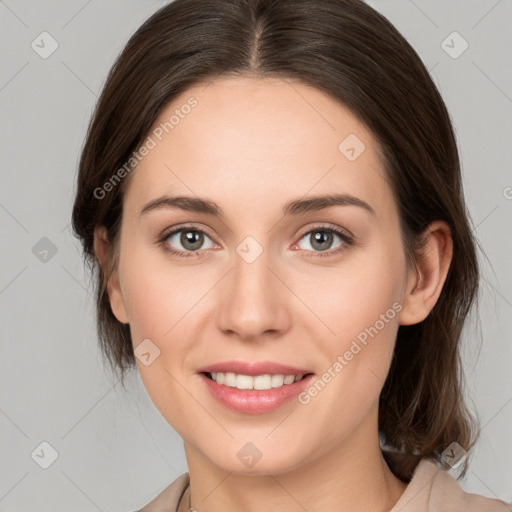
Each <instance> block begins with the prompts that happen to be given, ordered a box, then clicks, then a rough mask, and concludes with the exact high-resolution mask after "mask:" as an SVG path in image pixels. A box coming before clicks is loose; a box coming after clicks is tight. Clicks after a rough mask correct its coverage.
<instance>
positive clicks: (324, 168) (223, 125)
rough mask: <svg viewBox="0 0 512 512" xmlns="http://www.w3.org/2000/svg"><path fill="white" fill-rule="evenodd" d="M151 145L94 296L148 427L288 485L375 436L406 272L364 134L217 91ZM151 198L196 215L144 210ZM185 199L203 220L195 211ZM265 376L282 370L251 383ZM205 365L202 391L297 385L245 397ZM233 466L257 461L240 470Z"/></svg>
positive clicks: (243, 90) (274, 87)
mask: <svg viewBox="0 0 512 512" xmlns="http://www.w3.org/2000/svg"><path fill="white" fill-rule="evenodd" d="M187 104H188V105H193V106H192V107H190V108H187V107H184V105H187ZM176 110H178V112H176ZM172 115H174V116H175V117H174V119H173V120H172V121H171V123H172V128H169V126H170V124H167V132H168V133H166V130H165V129H162V126H165V123H166V122H169V119H170V118H171V116H172ZM149 135H150V137H151V139H152V142H150V141H148V144H147V146H148V147H149V146H151V148H150V149H149V150H148V152H147V155H146V156H145V157H144V158H143V159H142V160H141V162H140V163H139V164H138V166H137V168H136V169H135V170H134V171H132V174H131V175H130V177H129V180H130V182H129V186H128V189H127V193H126V195H125V199H124V205H123V219H122V228H121V239H120V259H119V266H118V272H117V274H116V279H114V281H113V283H111V285H110V289H109V290H110V292H109V293H110V299H111V304H112V308H113V311H114V313H115V315H116V316H117V318H118V319H119V320H120V321H122V322H128V323H129V324H130V330H131V335H132V339H133V345H134V348H135V351H136V354H138V356H139V357H138V358H137V365H138V369H139V371H140V375H141V378H142V381H143V383H144V386H145V388H146V390H147V392H148V394H149V396H150V397H151V399H152V400H153V402H154V404H155V405H156V407H157V408H158V409H159V411H160V412H161V413H162V415H163V416H164V417H165V418H166V420H167V421H168V422H169V423H170V424H171V425H172V426H173V427H174V428H175V429H176V431H177V432H178V433H179V434H180V435H181V436H182V438H183V439H184V442H185V444H186V446H188V447H189V448H190V449H191V450H194V451H195V452H196V453H198V454H201V456H202V457H204V459H205V460H208V461H209V462H210V463H212V464H215V465H216V466H218V467H221V468H223V469H225V470H226V471H235V472H240V473H254V474H257V473H264V472H265V471H269V472H273V473H280V472H285V471H288V470H291V469H292V468H297V467H300V466H301V465H304V464H307V463H309V462H311V461H312V460H314V459H316V458H317V457H319V456H321V455H322V454H326V453H328V452H329V451H330V450H333V449H335V448H339V447H345V448H346V449H347V450H348V449H353V447H354V446H356V444H354V440H356V439H358V438H360V437H361V436H362V435H363V433H364V436H366V438H367V437H368V436H369V435H374V436H377V407H378V397H379V393H380V391H381V389H382V386H383V384H384V381H385V378H386V375H387V373H388V370H389V366H390V361H391V357H392V353H393V347H394V343H395V338H396V333H397V329H398V326H399V323H400V316H401V314H402V312H401V309H402V302H403V299H404V295H405V293H406V289H407V283H408V276H409V273H408V269H407V267H406V261H405V255H404V251H403V247H402V243H401V236H400V230H399V218H398V213H397V208H396V205H395V202H394V199H393V196H392V193H391V189H390V187H389V185H388V183H387V181H386V179H385V173H384V168H383V163H382V162H381V160H380V158H379V155H378V152H377V143H376V140H375V139H374V137H373V136H372V134H371V133H370V132H369V131H368V130H367V129H366V128H365V126H364V125H363V124H361V122H360V121H359V120H358V119H357V118H356V117H355V116H354V115H353V114H352V113H351V112H350V111H349V110H348V109H347V108H345V107H344V106H343V105H341V104H339V103H338V102H336V101H334V100H333V99H331V98H330V97H328V96H326V95H325V94H323V93H322V92H320V91H318V90H316V89H314V88H312V87H309V86H307V85H304V84H301V83H299V82H285V81H281V80H277V79H259V80H256V79H249V78H236V79H235V78H224V79H222V80H216V81H214V82H212V83H209V84H208V85H207V84H205V83H203V84H200V85H198V86H195V87H193V88H190V89H188V90H187V91H186V92H184V93H183V94H182V95H181V96H180V97H178V98H176V99H175V100H174V101H173V102H172V104H170V105H169V106H168V107H167V108H165V110H163V111H162V113H161V115H160V117H159V118H158V119H157V120H156V122H155V125H154V127H153V129H152V131H151V133H150V134H149ZM166 196H168V197H177V196H180V197H187V198H192V199H193V200H194V201H196V203H193V202H192V201H189V202H188V203H187V202H186V201H183V200H182V201H181V203H179V202H176V201H174V202H172V201H170V200H163V201H159V202H158V203H155V200H159V199H161V198H163V197H166ZM321 196H333V197H335V199H332V198H331V200H323V201H322V200H317V201H316V202H315V201H313V199H315V198H316V199H318V198H319V197H321ZM199 199H200V200H203V201H208V204H207V205H206V206H209V208H205V205H203V208H202V209H200V211H195V210H194V208H195V207H196V206H197V205H198V200H199ZM297 201H306V202H304V203H303V204H302V205H301V204H300V203H297ZM213 203H215V206H216V208H217V209H218V210H219V211H218V212H217V214H214V208H213V206H212V205H213ZM179 204H181V205H182V206H187V208H188V209H183V208H180V207H179ZM151 205H152V206H151ZM156 205H158V206H156ZM143 340H145V341H143ZM139 345H140V346H139ZM138 347H139V348H138ZM141 354H143V355H142V356H141ZM226 362H231V363H242V366H228V365H225V364H224V363H226ZM269 362H270V363H277V364H281V365H287V366H290V367H292V368H291V369H290V368H288V369H282V368H279V367H274V368H272V367H271V366H268V367H264V366H261V367H260V368H258V367H254V366H253V367H252V368H251V364H253V363H269ZM244 363H246V366H243V364H244ZM215 364H220V368H216V370H218V373H217V376H218V375H219V374H226V373H235V374H237V373H238V374H249V375H252V374H269V375H272V374H285V375H287V374H291V375H294V372H295V373H300V374H303V373H304V374H306V375H307V377H306V378H304V379H303V380H300V381H299V380H297V382H295V383H294V384H284V383H283V381H282V380H281V383H283V386H282V387H279V384H280V382H279V377H274V378H272V377H269V378H268V379H270V382H271V383H272V382H273V383H275V384H276V385H277V386H278V387H275V388H272V389H271V390H266V391H265V390H258V389H256V390H254V389H253V390H250V391H249V390H245V391H244V390H238V389H236V388H234V387H232V385H226V384H220V383H219V382H221V381H222V378H223V377H220V378H219V379H220V380H219V382H214V381H212V380H211V379H210V378H209V377H208V376H206V375H205V374H204V373H202V370H204V369H205V368H207V367H209V366H211V365H215ZM222 368H224V369H225V371H224V372H222V371H221V369H222ZM237 369H238V371H233V370H237ZM230 370H231V371H230ZM251 370H254V371H251ZM231 378H233V377H226V376H224V379H226V380H227V381H229V382H231V384H234V383H236V382H237V383H238V385H240V386H241V387H243V386H244V385H246V384H247V382H250V385H251V386H253V385H254V383H256V382H259V383H260V384H259V385H261V386H262V387H266V386H267V384H266V383H268V382H269V381H268V380H266V379H267V378H265V377H261V378H260V379H255V380H252V379H249V380H247V378H246V377H241V378H239V379H238V377H236V375H235V377H234V379H235V381H234V382H233V381H231V380H230V379H231ZM236 379H238V381H237V380H236ZM287 386H290V388H288V387H287ZM292 387H293V389H292V390H291V391H290V389H291V388H292ZM315 390H316V391H315ZM248 443H252V444H248ZM350 447H352V448H350ZM240 450H242V451H241V452H240ZM244 450H245V451H244ZM246 453H248V454H249V455H256V456H257V457H258V456H260V455H258V453H259V454H261V459H260V460H259V461H258V463H257V464H255V465H254V467H251V466H250V465H248V464H247V462H246V459H244V457H243V455H244V454H246Z"/></svg>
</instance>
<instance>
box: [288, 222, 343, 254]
mask: <svg viewBox="0 0 512 512" xmlns="http://www.w3.org/2000/svg"><path fill="white" fill-rule="evenodd" d="M335 238H338V239H340V240H341V242H340V243H339V244H338V246H336V247H335V248H332V245H333V241H334V239H335ZM303 239H305V240H306V241H309V245H310V247H312V248H313V252H315V253H319V254H315V255H314V256H313V257H316V256H320V257H322V256H332V255H333V254H338V253H340V252H342V251H344V250H346V249H347V248H348V247H349V246H350V245H352V243H353V240H352V238H351V237H350V236H349V235H348V233H345V232H343V231H341V230H340V229H337V228H333V227H328V226H318V227H316V228H314V229H310V230H309V231H308V232H306V233H305V234H304V235H302V236H301V238H300V240H303ZM296 245H299V247H300V241H299V242H298V243H297V244H296ZM306 250H308V251H309V252H311V251H310V250H309V249H307V248H306Z"/></svg>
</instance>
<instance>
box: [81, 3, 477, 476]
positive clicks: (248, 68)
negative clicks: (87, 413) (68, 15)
mask: <svg viewBox="0 0 512 512" xmlns="http://www.w3.org/2000/svg"><path fill="white" fill-rule="evenodd" d="M248 75H251V76H256V77H262V78H263V77H279V78H291V79H296V80H297V79H298V80H300V81H301V82H303V83H305V84H308V85H311V86H314V87H316V88H317V89H319V90H321V91H322V92H324V93H325V94H328V95H330V96H331V97H333V98H335V99H336V100H337V101H339V102H341V103H343V104H344V105H345V106H347V107H348V108H350V109H351V110H352V112H354V114H355V115H356V116H357V117H358V118H359V119H360V120H361V121H362V122H363V123H365V124H366V125H367V127H368V128H369V129H370V131H371V132H372V133H373V134H374V136H375V137H376V139H377V141H378V142H379V147H380V150H381V154H382V158H383V162H384V165H385V168H386V172H387V177H388V179H389V182H390V185H391V187H392V189H393V192H394V197H395V200H396V203H397V205H398V209H399V214H400V222H401V232H402V240H403V245H404V251H405V254H406V256H407V261H408V263H409V264H412V265H414V263H415V261H416V260H417V256H418V254H419V252H418V251H420V250H421V241H422V238H421V234H422V233H423V232H424V230H425V228H426V227H427V226H428V225H429V224H430V223H431V222H432V221H434V220H443V221H445V222H446V223H447V224H448V225H449V227H450V230H451V235H452V239H453V260H452V263H451V267H450V270H449V273H448V276H447V279H446V282H445V285H444V287H443V290H442V292H441V295H440V298H439V300H438V302H437V304H436V305H435V306H434V308H433V309H432V311H431V313H430V315H429V316H428V317H427V318H426V319H425V320H424V321H422V322H421V323H419V324H416V325H410V326H400V327H399V330H398V336H397V342H396V348H395V353H394V358H393V361H392V364H391V368H390V372H389V375H388V377H387V380H386V382H385V384H384V387H383V390H382V393H381V397H380V407H379V409H380V410H379V430H380V432H381V435H382V437H383V439H384V441H385V442H386V444H388V445H389V446H391V447H394V448H395V449H396V450H399V451H401V452H403V453H404V454H407V455H408V456H409V457H408V459H409V461H410V463H408V464H403V463H402V466H394V464H395V463H394V461H393V460H392V458H389V459H388V463H389V464H390V466H392V469H393V470H394V471H395V473H396V474H397V475H398V476H400V477H401V478H402V479H409V478H410V475H411V472H412V470H413V469H414V467H415V466H416V465H417V462H418V461H419V460H420V459H421V458H422V457H432V458H434V459H435V460H438V461H439V462H441V463H443V461H442V459H441V454H442V452H443V450H445V449H446V448H447V447H448V446H449V445H450V444H451V443H452V442H454V441H456V442H457V443H458V444H459V445H461V446H462V447H463V448H464V449H465V450H469V449H470V448H471V447H472V446H473V445H474V443H475V442H476V433H475V428H474V427H475V422H474V419H473V417H472V416H471V414H470V413H469V411H468V409H467V408H466V405H465V403H464V399H463V375H462V370H461V368H462V365H461V360H460V353H459V341H460V337H461V330H462V327H463V324H464V321H465V318H466V316H467V315H468V313H469V311H470V309H471V306H472V305H473V302H474V301H475V300H476V292H477V289H478V277H479V272H478V262H477V256H476V250H475V240H474V238H473V234H472V231H471V228H470V224H469V221H468V217H469V216H468V213H467V209H466V206H465V203H464V198H463V190H462V185H461V173H460V164H459V156H458V151H457V145H456V140H455V135H454V132H453V128H452V125H451V121H450V117H449V114H448V112H447V110H446V107H445V104H444V102H443V100H442V98H441V96H440V94H439V92H438V90H437V88H436V86H435V84H434V83H433V81H432V79H431V77H430V76H429V73H428V71H427V70H426V68H425V66H424V65H423V63H422V61H421V59H420V58H419V56H418V55H417V54H416V52H415V51H414V50H413V48H412V47H411V46H410V45H409V44H408V43H407V41H406V40H405V38H404V37H403V36H401V35H400V33H399V32H398V31H397V30H396V29H395V28H394V27H393V25H392V24H391V23H390V22H389V21H388V20H387V19H386V18H385V17H383V16H382V15H380V14H379V13H378V12H377V11H375V10H373V9H372V8H370V7H369V6H368V5H366V4H365V3H364V2H363V1H361V0H294V1H290V0H175V1H174V2H172V3H170V4H168V5H166V6H165V7H163V8H161V9H160V10H159V11H157V12H156V13H155V14H154V15H153V16H151V17H150V18H149V19H148V20H147V21H146V22H145V23H144V24H143V25H142V26H141V27H140V28H139V29H138V30H137V32H136V33H135V34H134V35H133V36H132V37H131V39H130V40H129V41H128V43H127V44H126V46H125V48H124V50H123V51H122V53H121V54H120V56H119V57H118V59H117V61H116V63H115V64H114V66H113V67H112V69H111V71H110V73H109V75H108V78H107V81H106V83H105V86H104V88H103V91H102V93H101V97H100V98H99V101H98V104H97V106H96V110H95V112H94V115H93V118H92V120H91V123H90V126H89V130H88V133H87V138H86V141H85V144H84V147H83V150H82V154H81V159H80V165H79V173H78V182H77V192H76V198H75V203H74V208H73V219H72V220H73V229H74V231H75V234H76V236H78V237H79V238H80V240H81V242H82V244H83V249H84V257H85V260H86V261H87V262H88V263H89V265H90V268H91V269H92V270H93V271H97V274H96V275H95V281H94V282H95V284H96V300H97V304H96V305H97V328H98V336H99V340H100V345H101V348H102V351H103V353H104V355H105V358H106V359H107V360H108V361H109V362H110V367H111V369H112V370H115V371H119V372H120V375H121V381H123V377H124V372H125V370H126V369H128V368H130V367H135V366H136V365H135V358H134V352H133V347H132V342H131V339H130V330H129V325H128V324H121V323H120V322H119V321H118V320H117V319H116V318H115V316H114V315H113V313H112V310H111V308H110V303H109V298H108V294H107V289H106V283H107V281H108V278H109V276H110V275H111V272H112V271H113V270H114V269H115V268H116V265H117V251H118V245H119V244H118V237H119V231H120V225H121V219H122V208H123V195H124V191H125V190H126V187H127V186H128V183H129V177H128V178H126V179H123V180H121V181H120V183H119V185H117V186H114V187H112V190H111V191H109V192H108V193H106V194H103V195H104V197H101V198H98V194H97V193H95V191H97V190H98V189H99V187H102V186H103V185H104V184H105V183H106V182H107V181H108V180H109V179H111V177H112V176H113V174H114V172H115V171H116V170H117V169H119V168H120V167H121V166H123V165H124V164H125V162H126V161H127V160H128V159H129V158H130V155H131V154H132V152H133V151H134V150H136V149H137V148H138V147H139V145H140V144H141V143H142V141H143V139H144V137H145V136H146V135H147V134H148V132H149V130H150V129H151V127H152V125H153V123H154V121H155V119H156V118H157V116H158V114H159V113H160V111H161V109H162V108H163V107H164V106H166V105H167V104H168V103H169V102H170V101H172V100H173V98H175V97H176V96H177V95H178V94H180V93H181V92H183V91H185V90H186V89H187V88H188V87H190V86H192V85H196V84H197V83H199V82H201V81H206V80H209V79H212V78H215V77H223V76H248ZM96 226H105V228H106V230H107V238H108V240H109V242H110V243H111V244H112V246H113V247H114V251H113V253H112V255H111V257H110V259H109V261H108V264H107V265H106V266H105V268H103V269H102V268H100V265H99V264H98V262H97V261H96V258H95V255H94V236H93V234H94V228H95V227H96ZM123 385H124V382H123ZM404 460H405V459H404ZM467 462H468V461H467V459H466V461H465V463H464V465H463V471H462V473H461V475H459V478H460V477H461V476H462V475H464V474H465V473H466V471H467ZM445 466H446V465H445Z"/></svg>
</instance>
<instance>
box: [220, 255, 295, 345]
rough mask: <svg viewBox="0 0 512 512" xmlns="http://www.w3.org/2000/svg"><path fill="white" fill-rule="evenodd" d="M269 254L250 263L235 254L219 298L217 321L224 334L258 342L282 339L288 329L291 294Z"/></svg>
mask: <svg viewBox="0 0 512 512" xmlns="http://www.w3.org/2000/svg"><path fill="white" fill-rule="evenodd" d="M268 253H269V251H263V253H262V254H261V255H260V256H259V257H258V258H256V260H254V261H252V262H249V261H250V260H246V259H244V258H243V257H241V256H239V255H238V254H235V256H234V266H233V268H232V270H231V272H229V274H228V275H227V276H226V277H225V278H224V279H223V283H222V285H221V293H220V297H219V309H220V310H219V312H218V317H217V321H218V327H219V329H220V330H221V331H223V333H224V334H225V335H229V336H231V337H233V338H234V337H237V338H239V339H243V340H248V341H257V340H260V339H263V338H265V339H266V338H268V337H274V338H275V337H279V336H282V335H283V334H284V333H285V332H286V331H287V330H288V329H289V328H290V325H291V321H290V318H291V313H290V310H289V308H288V303H289V300H290V297H289V296H290V291H289V290H288V289H287V288H286V286H285V285H284V284H283V281H285V278H284V276H280V275H279V272H278V271H276V270H275V269H274V268H273V267H275V266H276V265H274V264H273V262H272V258H271V257H270V256H269V254H268ZM287 295H288V297H287Z"/></svg>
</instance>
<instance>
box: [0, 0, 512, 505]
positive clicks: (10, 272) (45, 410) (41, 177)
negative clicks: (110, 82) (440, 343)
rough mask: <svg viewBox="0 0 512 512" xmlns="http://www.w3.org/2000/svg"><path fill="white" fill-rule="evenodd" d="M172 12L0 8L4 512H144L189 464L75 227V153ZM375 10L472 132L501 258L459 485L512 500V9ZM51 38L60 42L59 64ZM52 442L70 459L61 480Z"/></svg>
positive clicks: (124, 7) (479, 335) (475, 190)
mask: <svg viewBox="0 0 512 512" xmlns="http://www.w3.org/2000/svg"><path fill="white" fill-rule="evenodd" d="M163 3H164V2H158V1H150V0H139V1H136V0H109V1H103V2H100V1H99V0H89V1H86V0H68V1H62V0H61V1H55V0H44V1H42V0H41V1H37V2H29V1H26V0H6V1H0V40H1V44H2V53H1V57H0V58H1V67H0V69H1V71H0V72H1V75H0V109H1V110H0V116H1V120H2V124H1V130H2V133H1V139H0V140H1V153H0V158H1V167H0V169H1V173H2V174H1V177H2V186H1V189H0V220H1V237H2V251H1V253H0V254H1V262H0V269H1V274H0V308H1V320H2V321H1V334H2V357H1V359H0V365H1V382H0V385H1V389H2V393H1V402H0V429H1V431H2V435H1V436H0V449H1V456H0V511H16V512H22V511H27V512H28V511H33V510H39V511H41V512H44V511H61V510H62V511H68V510H70V509H72V510H73V511H74V512H80V511H95V510H102V511H126V512H130V511H132V510H135V509H136V508H137V507H140V506H142V505H143V504H145V503H147V502H148V501H149V500H150V499H152V498H153V497H154V496H155V495H156V494H157V493H158V492H160V490H161V489H162V488H163V487H165V486H166V485H168V484H169V483H170V482H171V481H172V480H174V479H175V478H176V477H177V476H178V475H180V474H181V473H182V472H184V471H186V470H187V468H186V463H185V457H184V452H183V447H182V442H181V439H180V438H179V437H178V436H177V434H176V433H175V432H174V431H173V430H172V428H171V427H170V426H169V425H168V424H167V422H166V421H165V420H164V419H163V418H162V416H161V415H160V413H159V412H158V411H157V410H156V408H155V407H154V406H153V404H152V403H151V401H150V400H149V398H148V396H147V395H146V392H145V390H144V388H143V386H142V383H141V381H140V379H139V376H138V373H135V374H134V375H133V376H132V378H130V379H129V380H128V388H129V393H127V394H125V393H123V391H122V388H121V386H120V384H116V383H115V382H111V381H110V379H109V378H108V376H107V375H106V374H105V373H104V372H103V369H102V363H101V357H100V355H99V352H98V349H97V346H96V345H97V342H96V337H95V328H94V325H93V314H94V311H93V307H92V306H93V300H92V296H91V293H92V288H91V285H90V280H89V276H88V275H87V273H86V270H85V269H84V267H83V266H82V262H81V258H80V249H79V246H78V243H77V241H76V240H75V239H74V238H73V237H72V235H71V231H70V225H69V222H70V213H71V206H72V201H73V192H74V186H75V185H74V180H75V173H76V169H77V162H78V156H79V152H80V149H81V146H82V143H83V139H84V135H85V131H86V127H87V123H88V120H89V118H90V115H91V112H92V109H93V106H94V104H95V101H96V99H97V95H98V93H99V91H100V90H101V87H102V85H103V83H104V81H105V78H106V75H107V71H108V69H109V68H110V66H111V65H112V64H113V62H114V60H115V57H116V56H117V54H118V53H119V51H120V50H121V49H122V47H123V45H124V43H125V42H126V40H127V39H128V37H129V36H130V35H131V34H132V33H133V31H134V30H135V29H136V28H137V27H138V26H139V25H140V24H141V22H142V21H143V20H145V19H146V18H147V17H148V16H149V15H150V14H152V13H153V12H154V11H156V10H157V8H159V7H160V6H161V5H163ZM370 3H371V5H373V6H374V7H375V8H377V9H378V10H379V11H381V12H382V13H383V14H384V15H386V16H387V17H388V18H389V19H390V21H391V22H392V23H393V24H395V26H396V27H397V28H398V29H399V30H400V31H401V32H402V33H403V34H404V36H405V37H406V38H407V39H408V40H409V41H410V43H411V44H412V45H413V46H414V48H415V49H416V50H417V51H418V53H419V54H420V55H421V57H422V59H423V61H424V62H425V65H426V66H427V68H428V69H429V70H430V71H431V74H432V76H433V78H434V81H435V82H436V84H437V85H438V87H439V89H440V91H441V94H442V95H443V97H444V98H445V101H446V103H447V105H448V109H449V111H450V113H451V116H452V118H453V122H454V126H455V129H456V132H457V137H458V142H459V146H460V152H461V158H462V163H463V170H464V185H465V190H466V195H467V200H468V203H469V208H470V212H471V216H472V218H473V222H474V225H475V227H476V234H477V237H478V238H479V240H480V242H481V244H482V247H483V250H484V251H485V254H486V256H487V259H484V258H482V264H483V281H482V285H483V286H482V293H481V306H480V321H479V322H478V321H477V316H476V315H473V317H472V321H471V322H470V324H469V325H468V328H467V330H466V339H465V346H464V360H465V368H466V373H467V381H468V396H469V397H470V399H471V400H472V402H473V403H474V407H475V408H476V409H477V410H478V413H479V415H480V418H481V421H482V426H483V427H484V428H483V433H482V438H481V440H480V442H479V444H478V446H477V448H476V450H475V455H474V457H473V462H472V466H471V471H470V472H469V474H468V476H467V478H465V479H464V480H463V481H462V482H461V485H462V486H463V487H464V488H465V489H466V490H467V491H470V492H476V493H479V494H483V495H486V496H491V497H499V498H501V499H503V500H505V501H507V502H512V438H511V436H510V426H511V425H512V374H511V372H510V364H511V361H512V344H511V343H510V331H511V328H512V293H511V290H512V286H511V285H512V272H511V267H510V265H509V264H508V263H509V261H510V258H511V256H512V241H511V235H510V233H511V229H510V227H511V226H510V224H511V223H510V219H511V218H512V217H511V213H512V188H510V187H512V173H511V172H510V161H511V157H512V151H511V142H512V140H511V132H512V130H511V125H512V122H511V113H512V73H511V68H510V60H508V59H507V58H506V55H509V56H510V55H511V53H512V52H511V50H512V30H510V26H511V21H512V2H511V0H480V1H474V0H473V1H467V0H464V1H462V0H460V1H453V0H452V1H446V0H436V1H426V0H414V1H413V0H397V1H394V2H391V1H384V0H381V1H379V0H375V1H373V2H370ZM44 31H46V32H48V33H49V34H50V35H51V37H52V38H53V39H54V40H55V41H56V42H57V44H58V48H57V49H56V50H55V52H54V53H52V54H51V55H50V56H48V57H47V58H42V57H41V56H40V53H41V52H45V51H46V52H48V51H49V50H50V49H51V44H52V41H51V40H50V39H49V36H39V35H40V34H41V33H42V32H44ZM454 31H457V32H458V33H459V34H460V35H461V36H462V38H463V39H461V38H460V37H459V36H457V35H455V36H450V34H452V32H454ZM448 36H450V37H448ZM447 37H448V39H447ZM41 39H43V42H41ZM464 40H465V41H467V43H468V44H469V47H468V48H467V50H466V51H464V52H463V53H462V54H461V55H458V53H460V51H461V50H462V49H463V48H464ZM33 41H35V43H34V44H38V45H39V46H36V48H37V50H38V52H40V53H37V52H36V51H35V50H34V49H33V48H32V47H31V44H32V42H33ZM443 41H445V42H444V43H443ZM450 53H451V55H450ZM454 56H456V57H457V58H454ZM45 237H46V238H45ZM41 239H43V240H41ZM45 250H46V251H48V252H46V253H45V252H44V251H45ZM55 251H56V252H55ZM42 442H47V443H49V444H50V445H51V447H53V449H54V450H55V451H56V452H57V453H58V457H57V458H56V460H55V461H54V462H53V463H52V464H51V465H50V466H49V467H48V468H47V469H43V468H42V467H41V465H44V464H45V463H46V464H48V463H50V462H52V460H51V449H50V448H48V447H45V445H43V446H42V447H41V443H42ZM41 450H43V451H41Z"/></svg>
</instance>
